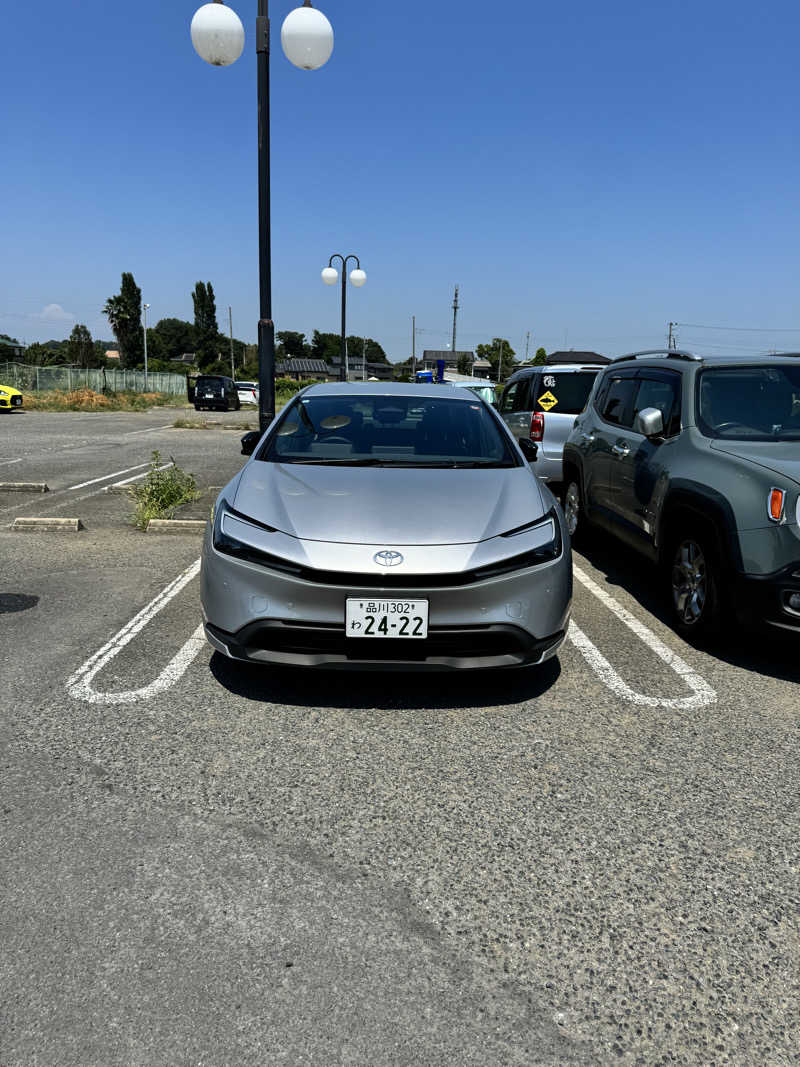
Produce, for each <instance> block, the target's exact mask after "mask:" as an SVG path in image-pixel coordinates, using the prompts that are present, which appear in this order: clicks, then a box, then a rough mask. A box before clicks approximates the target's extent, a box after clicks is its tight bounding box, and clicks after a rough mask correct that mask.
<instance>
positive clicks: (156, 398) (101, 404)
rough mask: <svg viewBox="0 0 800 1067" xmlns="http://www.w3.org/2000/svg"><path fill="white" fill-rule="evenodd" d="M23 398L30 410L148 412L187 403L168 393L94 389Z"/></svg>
mask: <svg viewBox="0 0 800 1067" xmlns="http://www.w3.org/2000/svg"><path fill="white" fill-rule="evenodd" d="M24 396H25V399H24V405H23V406H24V407H25V408H27V409H28V411H147V410H148V408H153V407H171V406H175V407H183V403H184V402H183V401H182V400H181V398H180V397H175V396H169V395H167V394H166V393H133V392H120V393H96V392H95V391H94V390H93V389H73V390H72V391H71V392H67V391H66V390H61V389H53V390H50V391H47V392H42V393H25V394H24Z"/></svg>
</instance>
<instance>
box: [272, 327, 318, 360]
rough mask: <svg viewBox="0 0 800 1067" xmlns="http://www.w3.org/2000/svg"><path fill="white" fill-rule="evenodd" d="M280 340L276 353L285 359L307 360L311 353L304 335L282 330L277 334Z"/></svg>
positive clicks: (294, 331)
mask: <svg viewBox="0 0 800 1067" xmlns="http://www.w3.org/2000/svg"><path fill="white" fill-rule="evenodd" d="M275 337H276V338H277V340H278V346H277V348H276V352H278V353H279V354H280V355H281V356H282V357H284V358H285V359H305V358H308V355H309V353H310V346H309V344H308V342H307V341H306V335H305V334H304V333H297V331H296V330H281V331H280V332H279V333H276V334H275Z"/></svg>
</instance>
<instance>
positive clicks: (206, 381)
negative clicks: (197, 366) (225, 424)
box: [194, 374, 242, 411]
mask: <svg viewBox="0 0 800 1067" xmlns="http://www.w3.org/2000/svg"><path fill="white" fill-rule="evenodd" d="M241 406H242V405H241V402H240V401H239V390H238V389H237V388H236V383H235V382H234V381H233V379H232V378H225V377H223V375H221V374H201V375H200V377H199V378H198V379H197V381H196V382H195V386H194V409H195V411H203V410H207V411H212V410H218V411H230V410H231V409H233V410H234V411H238V410H239V408H240V407H241Z"/></svg>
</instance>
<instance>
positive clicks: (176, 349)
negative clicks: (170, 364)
mask: <svg viewBox="0 0 800 1067" xmlns="http://www.w3.org/2000/svg"><path fill="white" fill-rule="evenodd" d="M153 333H155V334H157V335H158V337H159V340H160V341H161V344H162V345H163V351H164V357H163V358H164V359H178V357H179V356H182V355H183V354H184V352H194V350H195V336H194V326H193V325H192V324H191V322H185V321H184V320H183V319H159V320H158V322H157V323H156V324H155V326H154V327H153ZM147 343H148V345H149V344H150V332H149V331H148V333H147Z"/></svg>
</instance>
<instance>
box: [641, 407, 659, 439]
mask: <svg viewBox="0 0 800 1067" xmlns="http://www.w3.org/2000/svg"><path fill="white" fill-rule="evenodd" d="M633 430H634V433H641V434H644V436H645V437H659V436H660V435H661V434H662V433H663V432H664V416H663V415H662V414H661V412H660V411H659V410H658V408H642V410H641V411H640V412H639V414H638V415H637V416H636V418H635V419H634V422H633Z"/></svg>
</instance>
